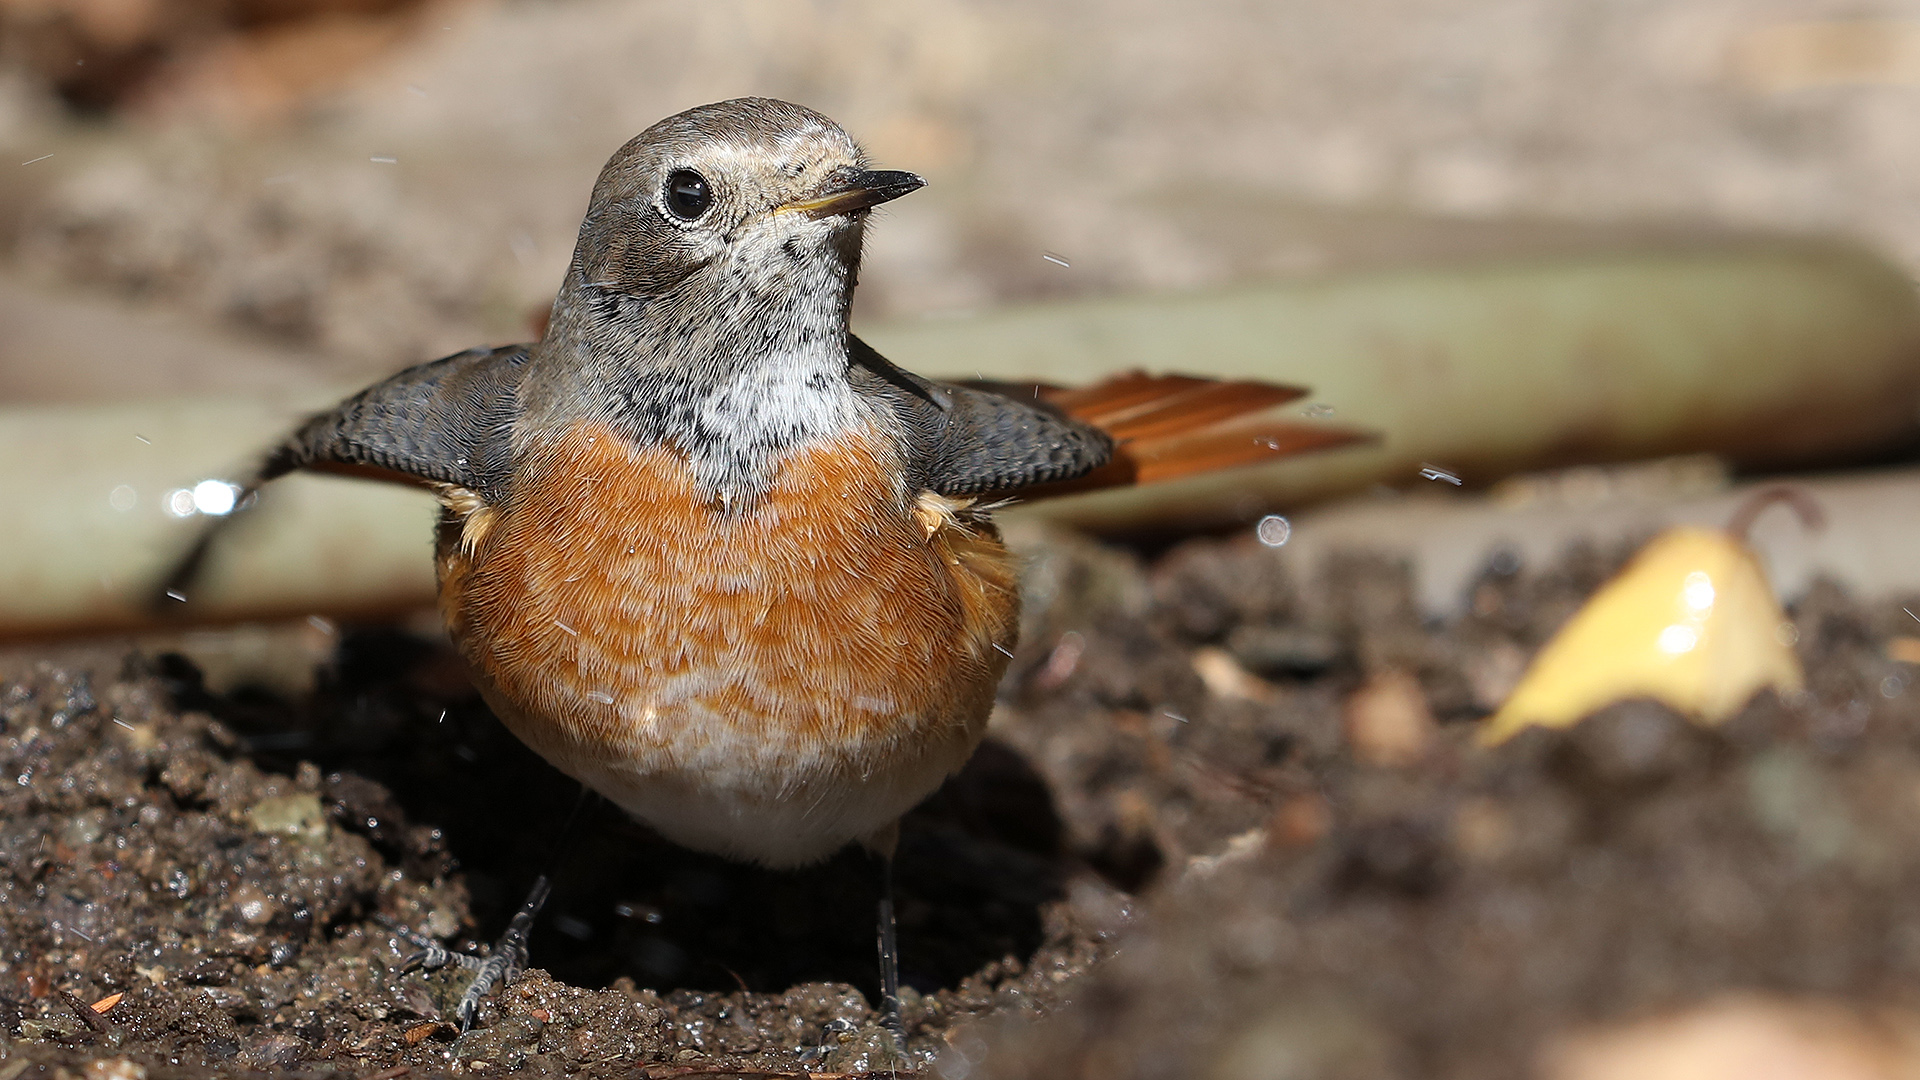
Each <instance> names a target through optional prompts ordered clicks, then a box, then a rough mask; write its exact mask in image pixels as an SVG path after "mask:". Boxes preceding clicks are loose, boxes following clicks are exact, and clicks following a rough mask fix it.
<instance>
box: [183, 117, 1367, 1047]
mask: <svg viewBox="0 0 1920 1080" xmlns="http://www.w3.org/2000/svg"><path fill="white" fill-rule="evenodd" d="M923 184H924V181H923V180H921V178H920V177H918V176H916V175H914V174H912V173H908V172H897V171H891V170H881V169H874V168H872V167H870V165H869V162H868V160H867V157H866V155H865V153H864V152H863V151H862V150H861V149H860V147H859V146H857V145H856V144H855V143H854V141H853V139H852V138H850V137H849V136H848V135H847V133H846V132H845V131H843V130H842V129H841V128H840V126H839V125H837V124H835V123H834V122H833V121H831V120H829V119H827V118H826V117H824V116H822V115H820V114H819V113H816V112H814V111H812V110H810V109H807V108H803V107H801V106H799V105H793V104H789V103H787V102H783V101H776V100H771V99H766V98H741V99H737V100H733V101H723V102H720V103H718V104H713V105H706V106H702V107H699V108H695V109H690V110H688V111H686V112H683V113H680V114H678V115H676V116H672V117H668V118H667V119H665V120H662V121H660V122H659V123H657V124H655V125H654V126H653V127H651V128H649V129H647V130H646V131H644V132H642V133H641V134H640V135H639V136H637V137H636V138H634V139H633V140H632V141H631V142H629V143H627V144H626V145H625V146H623V147H621V148H620V150H619V151H618V152H616V153H615V154H614V155H613V157H612V159H611V160H610V161H608V163H607V165H606V168H605V169H604V170H603V171H602V172H601V174H600V177H599V180H598V182H597V183H596V184H595V185H594V189H593V197H592V201H591V203H590V205H589V207H588V210H587V215H586V220H585V222H584V223H583V224H582V225H581V229H580V239H579V245H578V247H577V248H576V250H575V252H574V256H573V260H572V263H571V265H570V266H569V267H568V269H567V274H566V279H565V281H564V282H563V283H562V285H561V288H560V291H559V294H558V298H557V299H556V300H555V301H554V304H553V309H552V315H551V318H550V320H549V322H548V325H547V328H546V331H545V334H544V336H543V337H542V338H541V340H540V341H539V342H538V343H537V344H530V345H514V346H509V347H506V348H495V349H476V350H473V351H469V352H464V353H460V354H457V355H454V356H450V357H447V358H445V359H442V360H438V361H434V362H432V363H428V364H423V365H420V366H418V367H414V368H411V369H409V370H407V371H404V372H401V373H400V374H398V375H395V376H393V377H392V378H390V379H388V380H386V381H385V382H382V383H379V384H377V385H375V386H373V387H371V388H370V389H368V390H366V391H364V392H362V393H361V394H359V395H357V396H355V397H353V398H351V399H349V400H347V401H346V402H344V403H342V404H341V405H340V406H338V407H337V408H335V409H333V410H332V411H330V412H327V413H324V414H322V415H320V416H317V417H315V418H313V419H312V420H311V421H310V422H308V423H307V424H306V425H305V426H303V427H301V428H300V429H299V430H298V431H296V432H295V433H293V435H291V436H290V437H289V438H288V439H287V440H286V442H285V443H284V444H283V445H281V446H280V447H279V448H278V449H277V450H275V451H274V452H273V453H272V454H271V455H270V456H269V458H268V459H267V461H266V463H265V465H264V467H263V468H262V470H261V472H260V475H259V477H258V478H257V480H256V481H255V486H257V485H258V484H259V483H264V482H265V481H267V480H270V479H272V478H274V477H276V476H279V475H282V474H284V473H287V472H290V471H292V470H295V469H301V468H335V469H345V470H350V471H359V472H367V471H372V472H375V473H378V474H384V475H386V476H388V477H397V478H402V479H407V480H411V481H413V482H418V483H424V484H426V485H428V486H430V487H431V488H432V489H433V490H434V491H435V492H436V493H437V494H438V495H439V498H440V501H441V505H442V508H443V510H442V514H441V518H440V524H439V528H438V542H437V546H436V551H437V565H438V571H439V579H440V606H441V610H442V614H443V615H444V618H445V622H446V626H447V630H448V631H449V633H450V634H451V635H452V638H453V640H454V642H455V643H456V644H457V646H458V648H459V651H460V653H461V655H462V656H464V657H465V659H466V661H467V663H468V664H469V666H470V668H471V671H472V676H473V680H474V682H475V684H476V685H477V686H478V687H479V689H480V692H481V694H482V695H483V696H484V697H485V699H486V701H487V703H488V704H489V705H490V706H491V707H492V709H493V710H494V712H495V713H496V714H498V716H499V717H500V719H501V720H502V721H503V722H505V724H506V725H507V726H508V727H509V728H511V729H512V730H513V732H514V733H515V734H516V735H517V736H519V737H520V738H521V739H522V740H524V741H525V742H526V743H527V744H528V745H529V746H531V747H532V748H533V749H534V750H536V751H538V752H539V753H540V754H541V755H542V756H543V757H545V758H546V759H547V760H548V761H550V762H552V763H553V764H554V765H555V766H557V767H558V768H560V769H561V770H562V771H564V772H566V773H568V774H570V775H571V776H573V777H575V778H577V779H578V780H580V781H581V782H582V783H584V784H585V785H586V786H588V787H590V788H592V789H593V790H595V791H597V792H599V793H601V794H602V795H604V796H606V797H607V798H608V799H610V800H612V801H613V802H615V803H616V804H618V805H620V806H621V807H623V808H625V809H626V810H627V811H628V812H630V813H631V814H633V815H634V816H635V817H637V818H639V819H640V820H642V821H644V822H646V823H647V824H648V825H650V826H652V827H653V828H654V829H655V830H657V831H658V832H660V833H661V834H663V835H664V836H666V837H667V838H668V839H670V840H673V841H676V842H678V843H680V844H684V845H686V846H687V847H691V848H696V849H699V850H701V851H707V852H714V853H718V854H720V855H724V856H728V857H731V858H735V859H741V860H750V861H753V862H758V863H762V864H765V865H767V866H770V867H792V866H798V865H801V864H804V863H808V862H812V861H816V860H819V859H822V858H824V857H826V856H828V855H830V854H832V853H833V852H835V851H836V850H838V849H840V848H842V847H844V846H845V845H847V844H849V843H852V842H861V843H864V844H866V845H868V846H869V847H870V848H872V849H874V850H876V851H878V852H880V853H882V854H883V855H885V854H888V853H890V852H891V850H892V847H893V844H894V841H895V838H896V836H897V829H898V822H899V820H900V817H901V815H902V814H903V813H905V812H906V811H907V810H908V809H910V808H911V807H913V806H914V805H915V804H916V803H918V802H919V801H920V800H921V799H923V798H925V797H926V796H927V795H928V794H930V793H931V792H932V791H933V790H934V788H936V787H937V786H939V784H940V783H941V782H942V781H943V780H944V779H946V778H947V777H948V776H950V775H952V774H953V773H954V772H956V771H957V770H958V769H959V768H960V767H961V765H962V764H963V763H964V762H965V761H966V760H967V758H968V756H969V755H970V754H971V753H972V752H973V749H974V747H975V746H976V745H977V744H978V743H979V741H980V738H981V735H982V733H983V731H984V728H985V726H986V720H987V714H988V711H989V710H990V709H991V707H992V704H993V699H994V693H995V688H996V686H997V685H998V683H999V682H1000V679H1001V676H1002V675H1003V674H1004V672H1005V671H1006V668H1007V663H1008V660H1009V659H1010V658H1011V657H1012V656H1013V648H1014V645H1015V638H1016V632H1017V628H1018V613H1019V595H1018V591H1017V587H1016V577H1017V566H1016V562H1015V559H1014V557H1013V556H1012V555H1010V554H1009V553H1008V551H1007V548H1006V547H1005V546H1004V545H1003V544H1002V543H1001V540H1000V536H999V534H998V532H997V531H996V529H995V527H994V524H993V521H992V518H991V516H990V511H991V510H992V509H994V508H995V506H996V505H998V504H1000V503H1001V502H1003V501H1005V500H1006V499H1008V498H1009V497H1012V496H1015V495H1028V494H1046V493H1054V492H1058V491H1064V490H1069V489H1071V488H1072V487H1073V486H1074V485H1075V484H1079V485H1082V486H1089V485H1090V486H1099V485H1105V484H1116V483H1130V482H1139V481H1146V480H1154V479H1164V478H1168V477H1173V476H1180V475H1185V474H1187V473H1190V472H1196V471H1206V470H1212V469H1216V468H1224V467H1230V466H1234V465H1242V464H1250V463H1254V462H1258V461H1264V460H1267V459H1270V458H1273V457H1277V456H1282V455H1285V454H1289V453H1296V452H1299V451H1301V450H1305V449H1310V448H1314V447H1318V446H1327V445H1333V444H1336V443H1340V442H1345V441H1349V440H1350V439H1351V438H1352V436H1351V435H1350V434H1349V433H1346V432H1340V431H1336V430H1333V429H1328V428H1322V427H1318V426H1312V425H1300V424H1292V423H1286V422H1279V421H1273V420H1267V421H1259V420H1257V419H1254V418H1255V416H1256V414H1258V413H1261V412H1263V411H1266V410H1268V409H1270V408H1271V407H1272V406H1274V405H1276V404H1278V403H1280V402H1284V401H1288V400H1292V399H1293V398H1296V397H1298V396H1300V395H1301V393H1302V391H1299V390H1295V389H1290V388H1286V387H1277V386H1270V385H1267V384H1263V383H1253V382H1231V383H1222V382H1214V381H1211V380H1206V379H1200V378H1193V377H1187V376H1149V375H1144V374H1139V373H1133V374H1129V375H1124V376H1120V377H1117V378H1115V379H1112V380H1109V381H1108V382H1106V383H1102V384H1100V385H1098V386H1094V387H1090V388H1085V389H1081V390H1062V389H1060V388H1057V387H1050V386H1042V385H1038V384H1035V385H1022V386H1012V385H1006V384H1000V385H985V384H956V383H941V382H934V381H930V380H928V379H924V378H921V377H920V376H918V375H914V374H911V373H909V372H907V371H904V370H902V369H900V368H898V367H896V366H894V365H893V364H892V363H890V362H889V361H887V360H886V359H885V358H883V357H882V356H880V355H879V354H878V353H877V352H875V351H874V350H873V349H871V348H869V347H868V346H867V345H866V344H865V343H863V342H862V341H861V340H860V339H859V338H857V337H855V336H854V335H853V334H852V333H851V332H850V330H849V329H848V309H849V305H850V302H851V298H852V295H853V290H854V285H855V281H856V278H857V276H858V271H859V265H860V253H861V244H862V239H863V235H864V231H865V226H866V224H867V221H868V219H869V216H870V213H871V211H872V210H873V208H874V207H876V206H879V205H880V204H882V203H885V202H888V201H889V200H892V199H897V198H899V197H900V196H903V195H906V194H908V193H910V192H912V191H914V190H916V189H918V188H920V187H921V186H922V185H923ZM204 550H205V549H204V544H203V545H202V547H201V548H200V549H199V550H198V551H196V554H195V557H194V558H192V559H190V560H189V563H188V564H187V566H188V568H187V569H185V570H183V572H182V574H180V575H176V578H175V583H176V585H177V584H178V583H179V581H180V579H181V578H183V577H185V576H187V575H190V574H191V566H192V565H194V564H197V561H198V556H199V555H200V554H203V553H204ZM888 903H890V901H889V902H888ZM882 923H883V925H882V935H883V938H885V937H886V936H887V932H888V930H889V929H890V927H889V925H888V924H889V923H890V920H889V919H888V918H887V917H886V912H885V910H884V909H883V918H882ZM523 936H524V935H523ZM887 951H888V948H887V947H886V946H883V953H885V952H887ZM891 962H892V961H891V958H890V957H887V956H884V955H883V984H884V986H885V992H886V993H888V994H889V995H891V992H892V990H893V981H894V974H893V972H892V970H891V969H890V964H891ZM463 1009H464V1010H465V1012H466V1013H467V1015H468V1016H470V1015H471V1003H469V1004H468V1005H465V1006H463Z"/></svg>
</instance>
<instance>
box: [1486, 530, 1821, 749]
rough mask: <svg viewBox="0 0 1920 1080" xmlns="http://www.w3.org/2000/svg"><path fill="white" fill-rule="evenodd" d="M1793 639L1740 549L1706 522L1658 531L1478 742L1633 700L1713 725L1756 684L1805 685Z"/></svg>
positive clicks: (1549, 651)
mask: <svg viewBox="0 0 1920 1080" xmlns="http://www.w3.org/2000/svg"><path fill="white" fill-rule="evenodd" d="M1792 641H1793V626H1792V624H1791V623H1789V622H1788V621H1787V619H1786V616H1785V615H1784V614H1782V612H1781V611H1780V605H1779V604H1778V603H1777V602H1776V601H1775V600H1774V598H1773V589H1772V587H1771V586H1769V585H1768V584H1767V577H1766V574H1765V572H1764V571H1762V570H1761V569H1760V563H1759V560H1757V559H1756V558H1755V557H1754V555H1753V553H1752V552H1751V551H1750V550H1748V549H1747V547H1746V545H1744V544H1742V543H1741V542H1740V541H1738V540H1736V539H1734V538H1733V537H1732V536H1730V535H1728V534H1727V533H1724V532H1721V531H1718V530H1714V529H1699V528H1674V529H1669V530H1667V531H1666V532H1664V533H1661V534H1660V535H1659V536H1656V537H1654V538H1653V539H1652V540H1651V541H1649V542H1648V543H1647V546H1646V547H1645V548H1643V549H1641V551H1640V554H1639V555H1637V556H1635V557H1634V560H1633V561H1632V562H1631V563H1629V564H1627V567H1626V569H1624V570H1622V571H1621V572H1620V574H1619V575H1618V576H1617V577H1615V578H1614V579H1613V580H1612V581H1609V582H1607V584H1605V585H1604V586H1602V587H1601V589H1600V591H1599V592H1597V593H1595V594H1594V595H1593V598H1592V599H1590V600H1588V601H1587V604H1586V606H1585V607H1582V608H1581V609H1580V610H1579V611H1578V612H1576V613H1575V614H1574V616H1573V618H1572V619H1571V620H1569V621H1568V622H1567V625H1566V626H1564V627H1562V628H1561V629H1560V632H1559V633H1558V634H1555V635H1554V637H1553V640H1551V641H1549V642H1547V645H1546V647H1545V648H1543V649H1541V650H1540V655H1539V656H1537V657H1536V658H1535V659H1534V662H1533V666H1532V667H1531V668H1529V669H1528V671H1527V674H1526V675H1525V676H1524V677H1523V678H1522V679H1521V680H1520V685H1519V686H1517V687H1515V688H1514V691H1513V693H1512V694H1511V695H1510V696H1509V697H1508V698H1507V701H1506V704H1504V705H1502V706H1501V707H1500V711H1499V712H1497V713H1495V714H1494V715H1493V716H1492V717H1491V718H1490V719H1489V720H1488V721H1487V724H1486V727H1485V728H1484V729H1483V730H1482V732H1481V739H1482V741H1484V742H1487V743H1496V742H1500V741H1502V740H1504V739H1506V738H1508V737H1510V736H1512V735H1513V734H1514V733H1515V732H1517V731H1519V730H1520V729H1522V728H1524V727H1526V726H1527V725H1529V724H1541V725H1544V726H1547V727H1567V726H1569V725H1571V724H1573V722H1574V721H1576V720H1579V719H1580V718H1581V717H1583V716H1586V715H1587V714H1589V713H1591V712H1593V711H1595V710H1596V709H1600V708H1604V707H1605V706H1607V705H1610V704H1612V703H1614V702H1616V701H1624V700H1626V699H1628V698H1636V697H1650V698H1655V699H1657V700H1659V701H1662V702H1665V703H1666V704H1667V705H1668V706H1670V707H1672V708H1673V709H1674V710H1676V711H1678V712H1681V713H1685V714H1686V715H1688V716H1691V717H1693V718H1694V719H1696V720H1699V721H1701V722H1703V723H1708V724H1714V723H1719V722H1720V721H1722V720H1725V719H1726V718H1727V717H1729V716H1731V715H1733V714H1734V713H1735V712H1737V711H1739V709H1740V708H1741V706H1743V705H1745V704H1746V703H1747V701H1748V700H1749V699H1750V698H1752V697H1753V695H1754V694H1755V693H1756V692H1758V691H1760V690H1761V689H1763V688H1766V687H1772V688H1774V689H1775V690H1778V691H1780V692H1782V693H1785V692H1790V691H1795V690H1798V689H1800V688H1801V687H1802V686H1803V685H1804V684H1805V681H1806V680H1805V677H1804V676H1803V674H1802V673H1801V670H1800V661H1799V660H1798V658H1796V657H1795V656H1794V654H1793V649H1792V646H1791V642H1792Z"/></svg>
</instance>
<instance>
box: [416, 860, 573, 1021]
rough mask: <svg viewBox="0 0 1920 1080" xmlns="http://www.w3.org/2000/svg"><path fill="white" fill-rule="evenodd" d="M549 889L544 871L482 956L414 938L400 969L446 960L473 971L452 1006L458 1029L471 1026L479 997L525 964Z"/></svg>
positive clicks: (437, 965) (442, 964)
mask: <svg viewBox="0 0 1920 1080" xmlns="http://www.w3.org/2000/svg"><path fill="white" fill-rule="evenodd" d="M551 891H552V889H551V886H549V884H548V882H547V876H546V875H545V874H542V875H540V877H539V878H537V879H535V881H534V883H533V889H532V891H530V892H529V893H528V894H527V899H526V902H525V903H523V904H521V905H520V910H519V911H516V912H514V913H513V918H512V920H510V921H509V922H508V923H507V931H506V933H504V934H501V935H500V940H499V941H498V942H496V943H495V944H494V946H493V951H492V952H491V953H490V954H489V955H488V956H487V958H486V959H484V960H482V959H480V958H479V957H475V956H468V955H466V954H465V953H456V952H451V951H449V950H448V949H446V948H445V947H443V946H441V945H440V944H439V943H438V942H434V941H431V940H428V941H424V942H416V943H417V944H420V945H421V949H420V951H419V952H417V953H414V954H413V955H412V956H409V957H407V959H406V961H405V962H404V963H403V964H401V970H402V971H411V970H413V969H414V968H426V969H427V970H429V971H432V970H435V969H438V968H443V967H445V966H447V965H448V964H458V965H460V966H461V967H462V968H465V969H466V970H468V971H471V972H473V981H472V982H470V983H468V984H467V989H466V992H465V993H463V994H461V995H460V1005H459V1007H458V1008H456V1009H455V1010H454V1016H455V1017H456V1018H457V1019H458V1020H459V1022H460V1030H461V1031H466V1030H467V1029H469V1028H471V1027H473V1019H474V1017H475V1016H476V1015H477V1014H478V1013H479V1011H480V1001H481V999H482V998H484V997H486V996H487V995H488V994H490V993H492V992H493V989H494V987H496V986H500V985H502V984H505V983H510V982H512V981H513V980H514V979H516V978H518V977H519V975H520V972H521V970H522V969H524V968H525V967H526V966H527V938H528V937H529V936H530V935H531V934H532V933H533V920H534V917H535V916H537V915H539V914H540V908H541V906H542V905H544V904H545V903H546V902H547V894H548V893H549V892H551Z"/></svg>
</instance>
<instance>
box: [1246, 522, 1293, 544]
mask: <svg viewBox="0 0 1920 1080" xmlns="http://www.w3.org/2000/svg"><path fill="white" fill-rule="evenodd" d="M1253 535H1255V536H1257V537H1259V538H1260V542H1261V543H1263V544H1265V545H1267V546H1268V547H1274V548H1277V547H1282V546H1284V545H1285V544H1286V542H1287V541H1289V540H1291V539H1293V522H1291V521H1288V520H1287V519H1286V518H1283V517H1281V516H1280V515H1279V514H1268V515H1267V516H1266V517H1263V518H1261V519H1260V523H1259V524H1258V525H1255V526H1254V527H1253Z"/></svg>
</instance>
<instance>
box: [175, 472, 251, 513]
mask: <svg viewBox="0 0 1920 1080" xmlns="http://www.w3.org/2000/svg"><path fill="white" fill-rule="evenodd" d="M239 500H240V485H238V484H229V483H227V482H226V481H225V480H202V481H200V482H199V483H197V484H195V485H193V509H194V510H198V511H199V512H201V513H203V514H206V515H207V516H209V517H225V516H227V515H228V514H231V513H233V507H234V504H235V503H237V502H239ZM180 516H181V517H185V516H186V515H185V514H182V515H180Z"/></svg>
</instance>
